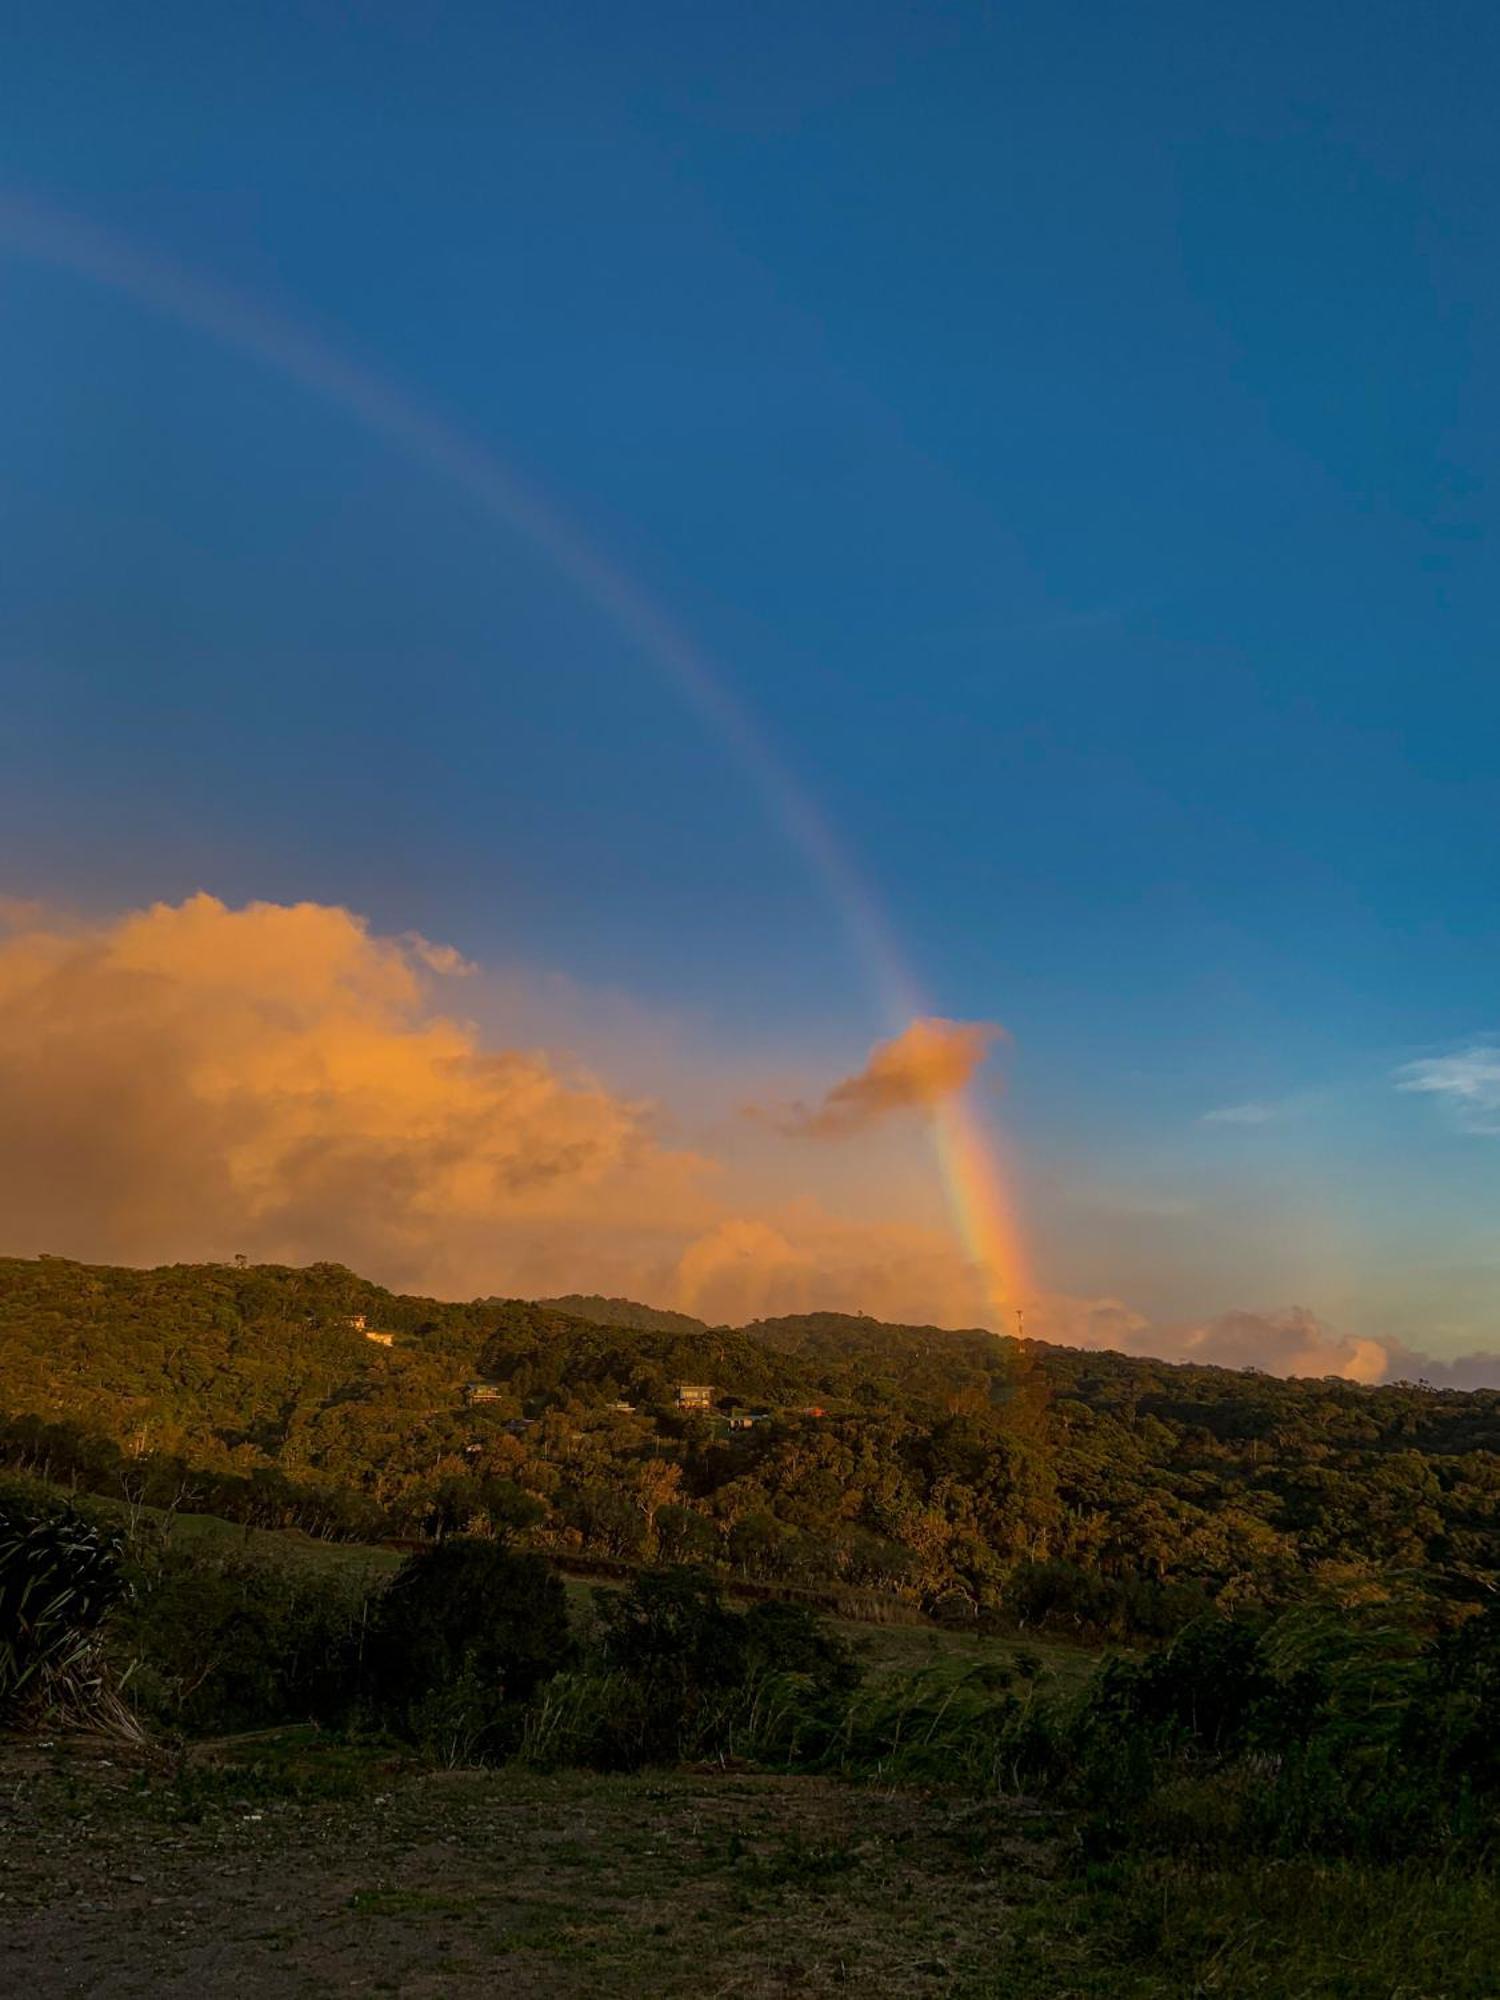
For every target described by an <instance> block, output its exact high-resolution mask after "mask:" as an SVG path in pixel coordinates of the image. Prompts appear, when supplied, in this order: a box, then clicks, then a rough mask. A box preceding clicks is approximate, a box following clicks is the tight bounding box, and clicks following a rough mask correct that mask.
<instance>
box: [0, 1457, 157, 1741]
mask: <svg viewBox="0 0 1500 2000" xmlns="http://www.w3.org/2000/svg"><path fill="white" fill-rule="evenodd" d="M123 1556H124V1544H123V1542H122V1540H121V1538H120V1537H119V1536H118V1535H115V1534H111V1533H110V1532H109V1531H108V1530H106V1529H104V1528H102V1527H100V1526H98V1525H97V1524H96V1523H94V1522H92V1521H89V1520H86V1519H85V1518H84V1516H83V1515H81V1514H79V1513H76V1512H75V1511H74V1510H73V1509H72V1508H71V1507H58V1508H54V1509H52V1510H51V1511H49V1512H37V1511H34V1510H33V1509H32V1508H31V1507H30V1506H29V1505H27V1504H26V1503H25V1502H23V1501H21V1500H19V1499H17V1498H16V1497H15V1496H14V1495H10V1496H8V1497H6V1498H4V1499H0V1721H5V1722H10V1723H14V1722H15V1721H17V1720H19V1719H20V1718H21V1717H22V1716H24V1715H26V1714H28V1713H29V1714H33V1715H36V1716H37V1717H39V1718H40V1717H47V1718H49V1719H52V1720H60V1721H64V1722H75V1723H83V1724H94V1725H98V1724H100V1723H104V1724H109V1725H113V1726H116V1727H127V1728H128V1727H129V1726H130V1718H129V1715H128V1713H127V1711H126V1710H125V1709H124V1708H123V1706H122V1705H121V1703H120V1701H119V1698H118V1695H117V1694H116V1692H115V1690H114V1687H113V1683H112V1678H111V1675H110V1673H109V1670H108V1667H107V1665H106V1662H105V1660H104V1657H103V1653H102V1650H101V1643H100V1628H101V1626H102V1625H103V1622H104V1620H105V1618H106V1616H107V1614H108V1613H109V1611H110V1610H111V1609H112V1607H113V1606H114V1605H116V1604H117V1603H118V1602H119V1601H120V1599H121V1598H122V1597H123V1596H124V1595H125V1593H126V1588H127V1586H126V1579H125V1573H124V1568H123V1561H122V1558H123Z"/></svg>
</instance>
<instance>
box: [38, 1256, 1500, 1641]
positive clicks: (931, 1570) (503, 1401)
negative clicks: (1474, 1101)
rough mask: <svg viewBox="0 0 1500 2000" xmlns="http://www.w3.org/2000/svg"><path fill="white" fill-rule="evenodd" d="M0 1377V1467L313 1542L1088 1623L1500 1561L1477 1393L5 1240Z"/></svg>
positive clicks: (1493, 1566) (1361, 1587) (1436, 1580)
mask: <svg viewBox="0 0 1500 2000" xmlns="http://www.w3.org/2000/svg"><path fill="white" fill-rule="evenodd" d="M378 1336H389V1341H388V1342H387V1341H386V1340H385V1339H384V1338H381V1337H378ZM0 1368H3V1373H0V1453H3V1456H4V1458H5V1459H6V1460H8V1461H9V1462H10V1463H12V1464H13V1465H15V1466H18V1467H20V1468H21V1469H29V1470H34V1471H39V1472H42V1473H43V1474H44V1475H45V1476H49V1477H62V1478H66V1479H68V1480H70V1481H72V1482H73V1483H75V1484H77V1485H79V1486H83V1487H89V1486H92V1487H94V1488H95V1489H97V1490H104V1489H105V1488H106V1487H108V1486H109V1485H110V1484H111V1483H113V1485H115V1486H117V1487H118V1486H122V1485H124V1486H128V1485H130V1483H131V1482H132V1481H133V1482H135V1484H136V1486H137V1487H138V1488H139V1489H140V1490H141V1492H142V1493H143V1494H144V1493H145V1490H146V1487H147V1486H148V1485H149V1487H150V1489H151V1491H150V1497H153V1498H160V1497H162V1495H163V1494H164V1493H165V1494H167V1496H168V1498H169V1502H170V1504H179V1505H185V1506H193V1507H198V1508H200V1509H202V1510H204V1511H213V1512H223V1513H227V1514H230V1515H231V1516H243V1517H244V1518H247V1519H255V1520H259V1521H262V1522H266V1523H278V1522H287V1523H290V1522H300V1523H301V1524H303V1525H305V1526H309V1527H312V1528H314V1529H315V1530H316V1531H318V1532H323V1533H339V1534H356V1533H359V1534H368V1535H380V1534H385V1535H390V1534H407V1535H410V1534H420V1535H441V1534H443V1533H446V1532H452V1531H455V1530H458V1529H468V1530H471V1531H474V1530H477V1531H479V1532H487V1531H494V1530H500V1529H504V1530H507V1531H516V1530H522V1531H524V1532H525V1534H526V1535H527V1537H528V1538H529V1539H530V1540H531V1541H532V1543H533V1544H534V1545H535V1546H538V1547H542V1548H550V1549H552V1550H554V1551H556V1552H559V1553H564V1552H569V1553H575V1554H579V1555H586V1556H597V1557H599V1558H608V1559H612V1560H617V1561H625V1562H639V1561H644V1560H652V1559H659V1558H671V1559H691V1560H697V1561H705V1562H710V1563H716V1564H721V1565H724V1566H726V1567H728V1568H729V1569H731V1570H733V1571H735V1572H738V1573H740V1574H743V1575H746V1576H749V1577H754V1578H757V1579H760V1580H762V1581H765V1582H770V1583H777V1584H780V1585H784V1586H799V1585H800V1586H804V1587H813V1588H838V1589H844V1590H861V1591H870V1592H880V1593H884V1594H894V1595H898V1596H900V1597H903V1598H905V1599H907V1600H908V1601H910V1602H913V1603H919V1604H921V1605H923V1606H924V1607H925V1608H927V1609H929V1610H939V1611H942V1612H944V1613H946V1614H952V1615H972V1616H981V1615H984V1614H986V1613H988V1612H991V1611H995V1610H998V1609H1000V1608H1002V1607H1004V1608H1007V1609H1008V1610H1009V1612H1010V1613H1011V1614H1012V1615H1023V1616H1027V1617H1031V1618H1034V1619H1035V1620H1037V1621H1038V1622H1047V1621H1049V1620H1051V1621H1052V1622H1067V1621H1068V1620H1072V1621H1073V1622H1075V1623H1077V1624H1079V1625H1085V1624H1086V1625H1089V1626H1092V1627H1104V1628H1106V1629H1122V1628H1126V1627H1131V1626H1141V1627H1143V1628H1145V1629H1150V1628H1151V1625H1152V1621H1153V1620H1165V1621H1166V1622H1167V1623H1168V1624H1170V1623H1171V1622H1172V1620H1173V1619H1175V1618H1176V1617H1177V1616H1179V1615H1181V1614H1182V1612H1183V1610H1184V1608H1185V1607H1186V1606H1187V1605H1188V1604H1189V1603H1191V1602H1197V1603H1201V1602H1202V1600H1203V1598H1204V1597H1205V1596H1206V1597H1211V1598H1214V1599H1217V1600H1219V1601H1222V1602H1225V1603H1231V1604H1232V1603H1238V1602H1275V1601H1280V1600H1281V1599H1284V1598H1285V1597H1287V1596H1288V1595H1292V1594H1295V1593H1296V1592H1297V1591H1298V1590H1300V1589H1304V1588H1306V1587H1307V1586H1308V1585H1309V1584H1314V1585H1323V1586H1332V1587H1336V1588H1338V1589H1340V1590H1343V1591H1345V1592H1350V1591H1352V1592H1356V1593H1358V1592H1368V1591H1370V1590H1371V1589H1379V1590H1381V1591H1388V1590H1391V1589H1396V1588H1400V1589H1407V1588H1411V1587H1420V1589H1421V1590H1422V1591H1423V1592H1425V1593H1426V1595H1427V1597H1428V1599H1429V1601H1430V1602H1431V1604H1432V1605H1433V1606H1434V1607H1436V1608H1443V1609H1445V1610H1446V1609H1449V1608H1455V1609H1456V1608H1459V1607H1462V1606H1464V1605H1472V1604H1475V1603H1478V1602H1480V1601H1483V1600H1484V1599H1485V1598H1486V1597H1487V1596H1488V1595H1489V1593H1490V1592H1491V1591H1492V1590H1493V1588H1494V1586H1495V1584H1496V1582H1497V1580H1500V1535H1497V1527H1500V1392H1494V1391H1475V1392H1470V1393H1461V1392H1456V1391H1436V1390H1433V1389H1430V1388H1427V1387H1425V1386H1421V1385H1414V1384H1405V1383H1402V1384H1395V1385H1389V1386H1385V1387H1380V1388H1368V1387H1363V1386H1360V1385H1357V1384H1353V1383H1350V1382H1346V1381H1342V1380H1336V1379H1328V1380H1323V1381H1305V1380H1304V1381H1287V1380H1281V1379H1279V1378H1275V1377H1270V1376H1265V1375H1260V1374H1256V1373H1250V1372H1245V1373H1236V1372H1231V1371H1227V1370H1222V1369H1214V1368H1203V1367H1192V1366H1183V1365H1180V1364H1168V1363H1165V1362H1158V1361H1152V1360H1147V1359H1139V1358H1134V1357H1126V1356H1123V1355H1119V1354H1109V1353H1097V1352H1081V1351H1077V1350H1073V1349H1067V1348H1058V1347H1049V1346H1047V1345H1045V1344H1042V1343H1038V1342H1033V1341H1025V1342H1022V1341H1018V1340H1015V1339H1008V1338H999V1337H996V1336H994V1335H992V1334H989V1333H987V1332H984V1331H982V1330H977V1329H976V1330H972V1331H967V1332H956V1333H954V1332H944V1331H942V1330H940V1329H937V1328H934V1327H905V1326H893V1325H887V1324H883V1323H881V1322H878V1321H874V1320H869V1319H865V1318H858V1317H848V1316H844V1315H839V1314H811V1315H806V1316H802V1317H798V1318H792V1319H780V1320H771V1321H762V1322H758V1323H755V1324H752V1325H750V1326H746V1327H741V1328H728V1327H718V1328H710V1327H706V1326H703V1325H701V1324H700V1323H698V1322H696V1321H693V1320H691V1319H688V1318H687V1317H686V1316H685V1315H680V1314H669V1313H657V1312H654V1311H653V1310H651V1309H650V1308H645V1307H635V1306H633V1305H631V1304H630V1303H629V1302H628V1301H623V1300H598V1299H591V1298H585V1297H576V1298H569V1299H566V1300H554V1301H549V1302H545V1303H535V1302H528V1301H524V1300H516V1299H493V1298H492V1299H479V1300H474V1301H472V1302H469V1303H465V1304H448V1303H442V1302H439V1301H436V1300H432V1299H425V1298H415V1297H408V1296H402V1295H398V1294H394V1293H391V1292H388V1291H386V1290H384V1289H383V1288H382V1287H380V1286H378V1285H374V1284H371V1283H369V1282H368V1281H366V1280H364V1279H361V1278H359V1277H357V1276H356V1275H355V1274H354V1273H353V1272H351V1271H348V1270H345V1269H344V1268H342V1267H341V1266H338V1265H333V1264H315V1265H311V1266H309V1267H307V1268H305V1269H289V1268H285V1267H280V1266H252V1267H248V1268H244V1267H236V1266H233V1265H173V1266H167V1267H164V1268H161V1269H156V1270H146V1271H142V1270H129V1269H120V1268H114V1267H106V1266H92V1265H84V1264H78V1263H74V1262H70V1261H68V1260H65V1259H61V1258H47V1257H44V1258H40V1259H36V1260H27V1259H8V1260H0ZM684 1383H696V1384H710V1385H712V1387H713V1389H714V1392H715V1407H714V1409H713V1410H712V1411H711V1412H708V1413H705V1412H702V1411H694V1410H688V1409H683V1408H680V1407H679V1400H678V1390H679V1388H680V1386H681V1385H682V1384H684Z"/></svg>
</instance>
